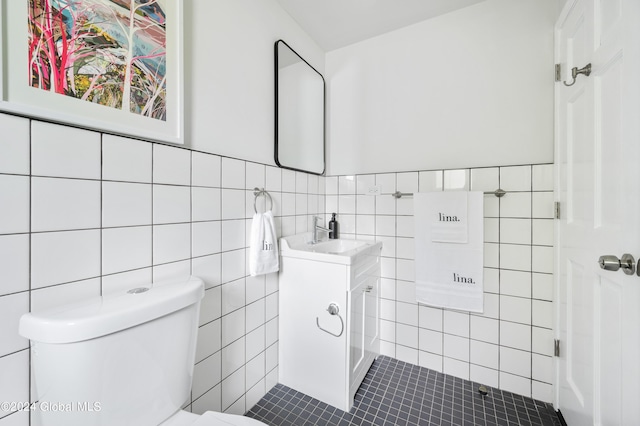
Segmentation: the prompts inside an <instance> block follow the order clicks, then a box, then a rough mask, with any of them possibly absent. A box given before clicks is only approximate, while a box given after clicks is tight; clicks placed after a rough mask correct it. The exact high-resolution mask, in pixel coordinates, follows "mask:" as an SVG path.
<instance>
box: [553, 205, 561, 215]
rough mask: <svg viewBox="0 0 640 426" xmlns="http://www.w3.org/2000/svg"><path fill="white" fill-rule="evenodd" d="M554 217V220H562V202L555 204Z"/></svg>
mask: <svg viewBox="0 0 640 426" xmlns="http://www.w3.org/2000/svg"><path fill="white" fill-rule="evenodd" d="M553 217H554V219H560V201H556V202H554V203H553Z"/></svg>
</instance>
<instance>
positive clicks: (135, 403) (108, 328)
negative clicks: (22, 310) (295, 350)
mask: <svg viewBox="0 0 640 426" xmlns="http://www.w3.org/2000/svg"><path fill="white" fill-rule="evenodd" d="M203 295H204V284H203V282H202V280H200V279H199V278H197V277H190V278H189V279H188V280H187V281H182V282H175V283H169V284H164V285H158V284H150V285H149V286H147V287H142V288H137V289H132V290H130V291H129V293H127V294H121V295H114V296H105V297H100V298H96V299H93V300H88V301H86V302H84V303H78V304H74V305H68V306H63V307H59V308H56V309H52V310H49V311H46V312H42V313H31V314H26V315H24V316H23V317H22V318H21V319H20V334H21V335H22V336H24V337H26V338H28V339H31V354H32V356H31V363H32V367H33V372H34V380H35V387H36V393H37V398H38V401H39V407H40V409H39V410H38V413H39V415H40V422H39V423H40V424H41V425H42V426H92V425H96V426H98V425H100V426H128V425H130V426H157V425H162V426H213V425H225V426H226V425H243V426H245V425H246V426H250V425H253V426H257V425H264V423H262V422H259V421H257V420H254V419H250V418H248V417H243V416H237V415H230V414H222V413H216V412H211V411H210V412H206V413H205V414H203V415H201V416H199V415H196V414H192V413H188V412H186V411H182V410H181V408H182V407H183V406H184V404H185V403H186V401H187V399H188V397H189V393H190V391H191V381H192V378H193V364H194V360H195V350H196V340H197V333H198V317H199V312H200V300H201V299H202V297H203Z"/></svg>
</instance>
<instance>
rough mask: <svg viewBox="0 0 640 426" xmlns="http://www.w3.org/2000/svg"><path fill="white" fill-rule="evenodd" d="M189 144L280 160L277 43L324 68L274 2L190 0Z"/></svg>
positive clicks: (187, 37) (187, 48)
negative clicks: (276, 133)
mask: <svg viewBox="0 0 640 426" xmlns="http://www.w3.org/2000/svg"><path fill="white" fill-rule="evenodd" d="M185 22H189V25H187V26H186V27H185V75H186V81H185V86H186V87H185V91H186V99H187V101H186V106H185V107H186V116H185V127H186V129H185V130H186V145H187V146H189V147H192V148H193V149H197V150H200V151H205V152H211V153H216V154H219V155H226V156H231V157H236V158H241V159H245V160H251V161H257V162H260V163H263V164H275V161H274V159H273V151H274V141H273V137H274V136H273V132H274V53H273V52H274V47H273V45H274V43H275V42H276V41H277V40H278V39H283V40H285V41H286V42H287V44H289V45H290V46H291V47H292V48H293V49H294V50H296V51H297V52H298V54H300V55H301V56H302V57H303V58H305V59H306V60H307V61H308V62H309V63H310V64H311V65H312V66H313V67H314V68H316V69H317V70H318V71H319V72H320V73H324V59H325V58H324V51H322V49H321V48H320V47H319V46H318V45H317V44H316V43H315V42H314V41H313V40H311V38H310V37H309V36H308V35H307V34H306V33H304V31H302V29H301V28H300V27H299V26H298V24H297V23H296V22H295V21H294V20H293V19H292V18H291V17H290V16H289V15H288V14H287V13H286V12H285V11H284V10H283V9H282V8H281V7H280V6H279V5H278V3H277V2H276V1H275V0H246V1H238V0H216V1H211V0H193V1H188V2H185Z"/></svg>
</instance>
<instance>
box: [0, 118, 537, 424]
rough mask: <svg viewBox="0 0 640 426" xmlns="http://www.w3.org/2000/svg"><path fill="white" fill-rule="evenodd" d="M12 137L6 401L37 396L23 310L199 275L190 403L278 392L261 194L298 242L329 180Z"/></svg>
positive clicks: (2, 196) (7, 121) (96, 143)
mask: <svg viewBox="0 0 640 426" xmlns="http://www.w3.org/2000/svg"><path fill="white" fill-rule="evenodd" d="M0 129H1V130H2V132H3V134H4V135H5V136H4V137H3V141H2V143H0V206H3V207H2V208H1V209H0V377H2V380H0V401H16V402H18V401H28V400H29V398H30V395H29V388H30V385H29V383H30V380H31V379H30V371H29V350H28V347H29V342H28V340H26V339H24V338H22V337H20V336H19V335H18V333H17V325H18V320H19V318H20V316H21V315H22V314H24V313H26V312H29V311H30V310H33V311H41V310H43V309H47V308H50V307H54V306H58V305H61V304H66V303H73V302H77V301H80V300H83V299H87V298H90V297H95V296H98V295H100V294H113V293H120V292H123V291H126V290H127V289H129V288H131V287H137V286H140V285H142V284H144V283H148V282H149V281H151V280H154V281H164V280H167V279H180V278H186V277H187V276H188V275H190V274H193V275H197V276H200V277H201V278H202V279H203V280H204V281H205V283H206V291H205V298H204V300H203V302H202V309H201V316H200V330H199V337H198V346H197V354H196V366H195V374H194V384H193V389H192V392H191V398H190V399H189V401H187V403H186V406H185V408H186V409H188V410H192V411H193V412H195V413H202V412H204V411H207V410H219V411H226V412H231V413H237V414H243V413H244V412H245V411H246V410H248V409H249V408H251V407H252V406H253V405H254V404H255V403H256V402H257V401H258V400H259V399H260V398H261V397H262V396H263V395H264V394H265V393H266V392H267V391H268V390H269V389H270V388H271V387H272V386H273V385H275V384H276V383H277V378H278V368H277V367H278V279H277V274H271V275H269V276H261V277H250V276H249V273H248V267H247V264H248V259H247V257H248V250H247V247H248V243H247V241H248V240H249V230H250V225H251V218H252V216H253V213H254V207H253V202H254V195H253V188H254V187H260V188H262V187H266V189H267V190H268V191H269V193H270V194H271V197H272V199H273V211H274V214H275V216H276V226H277V228H278V233H279V235H280V236H287V235H292V234H295V233H299V232H306V231H307V230H310V224H311V216H312V215H317V214H320V215H323V214H324V212H325V196H324V191H325V183H324V178H323V177H322V178H319V177H318V176H315V175H313V176H312V175H307V174H305V173H300V172H294V171H290V170H282V169H279V168H276V167H272V166H267V165H264V164H257V163H251V162H246V161H243V160H238V159H232V158H223V157H220V156H217V155H213V154H207V153H202V152H195V151H191V150H189V149H185V148H181V147H174V146H166V145H161V144H154V143H150V142H145V141H140V140H134V139H129V138H124V137H120V136H112V135H106V134H101V133H99V132H94V131H89V130H83V129H78V128H72V127H67V126H61V125H55V124H50V123H43V122H39V121H36V120H30V119H27V118H22V117H16V116H12V115H6V114H0ZM336 183H337V181H336ZM336 190H337V186H336ZM353 204H354V205H355V202H354V203H353ZM258 208H260V209H264V200H262V199H260V200H259V202H258ZM536 365H538V364H536ZM31 398H33V395H31ZM29 424H30V419H29V413H28V412H14V413H12V412H6V411H0V425H2V426H4V425H20V426H27V425H29Z"/></svg>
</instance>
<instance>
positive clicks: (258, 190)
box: [253, 187, 273, 213]
mask: <svg viewBox="0 0 640 426" xmlns="http://www.w3.org/2000/svg"><path fill="white" fill-rule="evenodd" d="M253 195H255V198H254V199H253V211H254V212H256V213H258V207H257V206H256V203H257V201H258V197H259V196H261V195H262V196H263V197H264V198H265V200H266V199H267V198H268V199H269V210H273V199H272V198H271V194H269V193H268V192H267V191H266V190H265V189H264V188H258V187H255V188H253ZM266 206H267V205H266V203H265V208H266Z"/></svg>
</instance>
